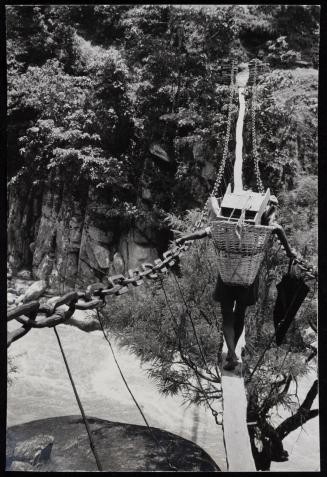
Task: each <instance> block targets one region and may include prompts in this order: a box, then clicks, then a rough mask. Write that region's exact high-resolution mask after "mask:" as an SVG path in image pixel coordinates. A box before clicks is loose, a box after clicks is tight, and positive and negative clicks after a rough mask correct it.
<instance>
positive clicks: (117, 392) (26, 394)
mask: <svg viewBox="0 0 327 477" xmlns="http://www.w3.org/2000/svg"><path fill="white" fill-rule="evenodd" d="M9 325H10V329H12V328H14V327H17V324H15V323H13V322H10V323H9ZM57 329H58V332H59V335H60V338H61V340H62V343H63V347H64V350H65V353H66V356H67V359H68V362H69V365H70V367H71V371H72V374H73V377H74V380H75V384H76V387H77V389H78V392H79V393H80V397H81V400H82V403H83V405H84V408H85V411H86V413H87V415H89V416H94V417H98V418H102V419H107V420H109V421H116V422H125V423H132V424H140V425H144V422H143V420H142V418H141V416H140V414H139V412H138V410H137V409H136V407H135V405H134V403H133V401H132V399H131V397H130V395H129V393H128V392H127V390H126V388H125V386H124V384H123V382H122V380H121V377H120V375H119V372H118V369H117V367H116V365H115V363H114V361H113V358H112V355H111V352H110V350H109V347H108V344H107V342H106V341H105V340H104V338H103V335H102V333H101V332H99V331H93V332H91V333H85V332H83V331H81V330H79V329H77V328H75V327H72V326H68V325H59V326H58V327H57ZM113 344H114V343H113ZM114 349H115V352H116V354H117V359H118V361H119V363H120V365H121V367H122V370H123V372H124V374H125V376H126V378H127V381H128V383H129V385H130V386H131V388H132V390H133V392H134V394H135V396H136V398H137V400H138V402H139V403H140V405H141V406H142V408H143V412H144V413H145V415H146V417H147V419H148V421H149V423H150V425H152V426H155V427H159V428H161V429H164V430H166V431H170V432H173V433H174V434H177V435H179V436H181V437H184V438H186V439H189V440H192V441H193V442H195V443H196V444H198V445H199V446H200V447H202V448H203V449H204V450H205V451H206V452H207V453H208V454H209V455H210V456H211V457H212V458H213V459H214V460H215V462H217V464H218V465H219V467H220V468H221V469H222V470H226V462H225V452H224V446H223V436H222V430H221V427H218V426H217V425H216V424H215V421H214V419H213V417H212V415H211V414H210V412H209V411H207V410H206V409H205V408H204V407H203V406H200V407H196V406H192V405H191V406H189V407H187V406H185V405H183V403H182V399H181V398H180V397H179V396H175V397H163V396H161V395H160V394H159V392H158V390H157V388H156V386H155V384H154V383H153V382H152V381H151V380H150V379H149V378H148V376H147V373H146V370H145V368H143V367H142V366H141V363H140V361H139V359H138V358H136V357H135V356H134V355H131V354H130V353H129V352H128V351H127V350H124V349H120V348H119V347H118V346H117V344H114ZM9 356H12V357H13V358H14V360H15V364H16V365H17V366H18V372H17V374H16V375H15V377H14V381H13V384H12V385H11V386H9V387H8V402H7V424H8V426H12V425H14V424H20V423H24V422H28V421H32V420H35V419H42V418H46V417H55V416H63V415H70V414H79V409H78V407H77V404H76V401H75V397H74V394H73V391H72V388H71V385H70V382H69V380H68V376H67V372H66V369H65V366H64V363H63V360H62V357H61V355H60V351H59V347H58V343H57V340H56V337H55V334H54V331H53V330H52V329H48V328H45V329H41V330H37V329H34V330H32V331H31V332H30V333H28V334H27V335H26V336H24V338H22V339H20V340H18V341H16V342H15V343H13V344H12V346H11V347H10V348H9ZM313 378H314V376H313V375H312V376H310V375H309V376H307V377H305V378H303V380H302V383H301V385H300V394H301V397H303V396H304V395H305V393H306V391H307V390H308V389H309V387H310V385H311V383H312V380H313ZM318 435H319V429H318V418H315V419H313V420H312V421H309V422H308V423H306V424H305V425H304V426H303V429H302V430H301V429H298V430H296V431H294V432H292V433H291V434H290V435H289V436H288V437H287V438H286V439H285V440H284V444H285V448H286V449H287V450H288V451H289V453H290V460H289V461H288V462H281V463H278V462H274V463H273V464H272V468H271V470H273V471H277V470H278V471H296V470H298V471H314V470H317V468H318V466H319V445H318ZM241 470H242V469H240V471H241Z"/></svg>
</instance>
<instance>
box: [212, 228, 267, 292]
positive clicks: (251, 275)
mask: <svg viewBox="0 0 327 477" xmlns="http://www.w3.org/2000/svg"><path fill="white" fill-rule="evenodd" d="M273 229H274V227H271V226H264V225H249V224H246V223H245V224H243V225H242V226H241V227H239V228H237V224H236V223H235V222H230V221H227V220H226V221H224V220H219V221H215V222H212V224H211V234H212V238H213V240H214V244H215V247H216V250H217V259H218V271H219V274H220V276H221V279H222V281H223V282H224V283H227V284H230V285H242V286H249V285H251V284H252V283H253V282H254V279H255V277H256V276H257V273H258V271H259V268H260V265H261V263H262V260H263V258H264V255H265V248H266V245H267V243H268V240H269V237H270V235H271V232H272V230H273Z"/></svg>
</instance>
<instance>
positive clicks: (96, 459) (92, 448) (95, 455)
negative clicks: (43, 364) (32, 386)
mask: <svg viewBox="0 0 327 477" xmlns="http://www.w3.org/2000/svg"><path fill="white" fill-rule="evenodd" d="M53 331H54V332H55V335H56V337H57V340H58V344H59V348H60V351H61V355H62V358H63V360H64V363H65V366H66V370H67V373H68V376H69V380H70V383H71V385H72V388H73V391H74V394H75V398H76V401H77V404H78V407H79V410H80V412H81V414H82V418H83V421H84V424H85V428H86V432H87V435H88V438H89V441H90V447H91V450H92V452H93V455H94V458H95V461H96V465H97V468H98V470H99V471H100V472H101V471H102V470H103V468H102V465H101V461H100V459H99V455H98V453H97V450H96V448H95V445H94V441H93V438H92V433H91V429H90V426H89V423H88V421H87V418H86V415H85V412H84V409H83V406H82V403H81V400H80V398H79V395H78V392H77V389H76V386H75V383H74V380H73V376H72V373H71V371H70V368H69V365H68V362H67V359H66V356H65V352H64V349H63V347H62V344H61V340H60V337H59V334H58V331H57V328H56V326H54V327H53Z"/></svg>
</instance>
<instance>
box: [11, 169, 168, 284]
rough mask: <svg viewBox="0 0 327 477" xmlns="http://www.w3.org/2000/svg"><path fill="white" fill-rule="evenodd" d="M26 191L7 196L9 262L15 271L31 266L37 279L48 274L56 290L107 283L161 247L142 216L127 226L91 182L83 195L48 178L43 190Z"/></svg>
mask: <svg viewBox="0 0 327 477" xmlns="http://www.w3.org/2000/svg"><path fill="white" fill-rule="evenodd" d="M26 192H27V191H23V190H20V191H17V188H16V189H15V190H13V191H11V192H10V194H9V195H10V196H9V204H10V206H9V215H8V262H9V265H10V268H11V269H12V270H13V272H14V274H15V273H16V272H17V271H18V270H20V269H21V268H28V269H31V271H32V273H33V278H34V279H38V280H40V279H46V278H48V279H49V285H50V288H51V289H52V290H53V291H54V292H60V293H63V292H65V291H67V290H69V289H72V288H74V287H75V285H77V286H82V285H83V284H85V283H90V282H92V281H102V282H104V283H105V282H106V279H107V277H108V275H114V274H121V273H122V274H124V273H126V272H127V271H128V270H129V269H130V268H135V267H138V266H140V265H141V263H143V262H153V260H154V259H155V258H157V257H158V250H160V249H162V248H163V243H162V241H161V243H160V239H159V240H158V233H157V231H156V230H154V229H153V227H149V226H146V225H145V224H143V223H142V221H140V220H134V221H133V223H132V224H131V225H130V226H128V227H126V224H125V225H124V224H123V223H122V221H121V220H120V218H119V217H116V216H113V214H112V207H111V206H110V203H109V201H106V198H105V197H103V195H101V194H99V193H97V192H96V191H95V190H94V189H93V188H92V187H91V186H89V187H88V190H86V191H82V193H81V191H74V190H71V189H70V187H69V184H68V183H65V184H61V185H58V180H57V181H55V180H53V179H51V178H49V181H48V183H47V185H46V186H45V187H44V189H43V190H42V192H41V193H40V192H37V191H36V190H35V191H34V189H33V188H31V190H30V191H29V192H28V193H27V194H26ZM161 239H162V237H161Z"/></svg>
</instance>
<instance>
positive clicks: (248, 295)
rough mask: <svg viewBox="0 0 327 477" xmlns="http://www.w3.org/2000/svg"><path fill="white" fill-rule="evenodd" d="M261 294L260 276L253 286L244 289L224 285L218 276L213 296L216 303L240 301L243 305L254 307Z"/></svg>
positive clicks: (237, 286)
mask: <svg viewBox="0 0 327 477" xmlns="http://www.w3.org/2000/svg"><path fill="white" fill-rule="evenodd" d="M258 293H259V274H258V275H257V276H256V278H255V280H254V282H253V283H252V285H250V286H248V287H243V286H241V285H227V284H226V283H224V282H223V281H222V279H221V277H220V275H218V280H217V283H216V287H215V290H214V292H213V294H212V298H213V299H214V300H215V301H219V302H221V301H222V300H226V301H235V300H237V301H239V302H241V303H243V305H246V306H250V305H254V304H255V303H256V302H257V300H258Z"/></svg>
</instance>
